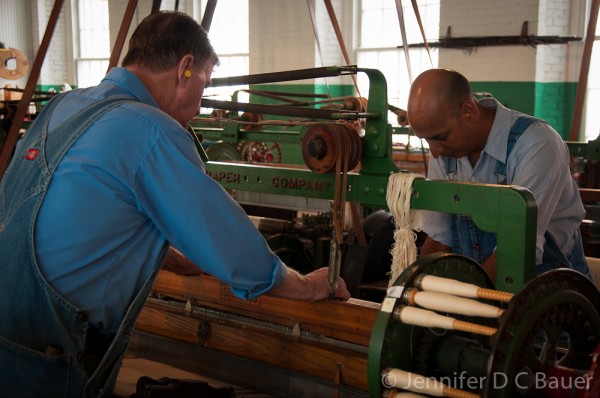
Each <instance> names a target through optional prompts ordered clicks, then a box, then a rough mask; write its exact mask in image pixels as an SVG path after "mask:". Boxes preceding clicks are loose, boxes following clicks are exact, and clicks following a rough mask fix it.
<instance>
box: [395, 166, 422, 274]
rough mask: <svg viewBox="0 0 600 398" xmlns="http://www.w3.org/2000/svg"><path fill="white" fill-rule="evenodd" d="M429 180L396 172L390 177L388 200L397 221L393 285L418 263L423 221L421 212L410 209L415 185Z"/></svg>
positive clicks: (420, 176) (416, 175)
mask: <svg viewBox="0 0 600 398" xmlns="http://www.w3.org/2000/svg"><path fill="white" fill-rule="evenodd" d="M418 178H425V177H423V176H422V175H418V174H410V173H402V172H400V173H393V174H391V175H390V178H389V181H388V186H387V192H386V200H387V205H388V208H389V209H390V212H391V213H392V216H393V218H394V224H395V226H396V228H395V230H394V244H393V245H392V249H391V251H390V252H391V254H392V266H391V270H390V280H389V286H391V285H392V284H393V283H394V281H395V280H396V279H397V278H398V276H400V274H401V273H402V271H404V270H405V269H406V268H407V267H408V266H409V265H410V264H412V263H413V262H415V261H416V260H417V244H416V239H417V234H416V233H415V231H417V232H418V231H421V228H422V226H423V218H422V214H421V211H420V210H414V209H411V208H410V199H411V197H412V192H413V189H412V184H413V181H414V180H415V179H418Z"/></svg>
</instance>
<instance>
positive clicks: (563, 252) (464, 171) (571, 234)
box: [407, 69, 590, 279]
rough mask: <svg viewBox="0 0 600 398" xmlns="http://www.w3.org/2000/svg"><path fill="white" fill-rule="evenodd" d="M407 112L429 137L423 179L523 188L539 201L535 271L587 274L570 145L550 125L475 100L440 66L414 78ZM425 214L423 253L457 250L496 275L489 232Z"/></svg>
mask: <svg viewBox="0 0 600 398" xmlns="http://www.w3.org/2000/svg"><path fill="white" fill-rule="evenodd" d="M407 111H408V119H409V123H410V125H411V127H412V128H413V130H414V132H415V135H416V136H417V137H420V138H423V139H425V140H427V142H428V144H429V149H430V159H429V169H428V175H427V177H428V178H429V179H431V180H448V181H462V182H473V183H479V184H509V185H519V186H522V187H524V188H527V189H529V190H530V191H531V192H532V193H533V195H534V196H535V199H536V201H537V205H538V218H537V242H536V271H537V273H538V274H539V273H542V272H544V271H547V270H550V269H554V268H559V267H568V268H572V269H575V270H577V271H579V272H581V273H583V274H584V275H586V276H588V277H590V270H589V267H588V265H587V263H586V260H585V256H584V252H583V245H582V241H581V233H580V230H579V227H580V225H581V221H582V219H583V216H584V214H585V210H584V208H583V204H582V203H581V198H580V196H579V191H578V188H577V185H576V183H575V181H574V180H573V178H572V177H571V173H570V169H569V160H570V158H569V150H568V148H567V145H566V143H565V142H564V141H563V139H562V138H561V137H560V135H559V134H558V133H557V132H556V131H555V130H554V129H553V128H552V127H550V126H549V125H548V124H547V123H546V122H544V121H543V120H540V119H537V118H534V117H532V116H528V115H525V114H523V113H520V112H517V111H514V110H510V109H508V108H506V107H504V106H503V105H501V104H500V103H499V102H498V101H496V100H495V99H493V98H484V99H482V100H479V101H478V100H476V99H475V98H474V97H473V93H472V92H471V87H470V85H469V82H468V81H467V79H466V78H465V77H464V76H463V75H461V74H460V73H458V72H456V71H452V70H447V69H431V70H428V71H425V72H423V73H422V74H421V75H419V76H418V77H417V79H416V80H415V81H414V83H413V85H412V87H411V90H410V95H409V100H408V109H407ZM425 213H426V214H425V218H424V226H425V227H424V231H425V232H426V233H427V235H428V237H427V238H426V240H425V242H424V245H423V248H422V254H423V255H424V254H429V253H434V252H454V253H458V254H463V255H466V256H468V257H471V258H473V259H474V260H476V261H478V262H479V263H480V264H483V266H484V268H485V269H486V270H487V271H488V273H489V274H490V275H491V276H492V278H493V279H495V274H496V256H495V248H496V236H495V234H493V233H489V232H484V231H482V230H480V229H479V228H477V227H476V226H475V224H474V223H473V220H472V219H471V218H470V217H467V216H462V215H451V214H447V213H439V212H425Z"/></svg>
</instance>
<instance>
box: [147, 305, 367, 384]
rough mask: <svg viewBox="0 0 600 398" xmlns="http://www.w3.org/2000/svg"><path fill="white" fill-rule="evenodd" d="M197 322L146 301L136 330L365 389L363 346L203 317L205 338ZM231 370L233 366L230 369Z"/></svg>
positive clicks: (365, 365) (365, 375)
mask: <svg viewBox="0 0 600 398" xmlns="http://www.w3.org/2000/svg"><path fill="white" fill-rule="evenodd" d="M202 322H203V321H202V320H200V319H196V318H194V317H191V316H185V315H180V314H174V313H171V312H169V311H168V310H165V309H164V308H155V307H154V306H153V305H152V304H146V306H145V307H144V309H143V310H142V312H141V314H140V316H139V318H138V320H137V323H136V329H137V330H138V331H143V332H146V333H152V334H155V335H159V336H163V337H167V338H169V339H175V340H179V341H183V342H186V343H189V344H194V345H201V346H202V347H204V348H207V349H211V350H215V351H218V352H222V353H226V354H229V355H233V356H236V357H240V358H247V359H251V360H254V361H257V362H262V363H268V364H271V365H275V366H279V367H282V368H284V369H289V370H293V371H296V372H300V373H302V374H306V375H310V376H314V377H318V378H321V379H325V380H327V381H330V382H332V383H335V382H336V379H340V377H339V371H338V369H341V381H342V384H345V385H348V386H351V387H353V388H357V389H360V390H365V391H366V390H367V388H368V381H367V375H368V371H367V370H368V369H367V355H368V354H367V350H366V348H365V350H364V351H357V350H352V349H347V348H344V347H336V346H335V345H330V344H327V343H320V342H318V341H315V340H314V339H306V338H302V337H296V336H290V335H289V334H286V333H283V332H279V331H277V330H266V329H264V328H262V329H261V328H259V327H253V326H252V325H244V326H243V327H241V326H239V325H236V324H235V322H231V323H228V322H226V321H208V324H209V325H210V326H209V330H210V332H209V333H208V335H207V337H206V339H203V340H201V339H200V338H199V337H198V330H199V327H200V325H201V323H202ZM232 371H235V370H234V369H233V370H232Z"/></svg>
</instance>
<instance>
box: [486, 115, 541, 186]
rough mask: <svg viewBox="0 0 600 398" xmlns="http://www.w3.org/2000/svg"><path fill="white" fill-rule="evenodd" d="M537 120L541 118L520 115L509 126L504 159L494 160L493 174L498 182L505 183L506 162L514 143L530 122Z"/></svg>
mask: <svg viewBox="0 0 600 398" xmlns="http://www.w3.org/2000/svg"><path fill="white" fill-rule="evenodd" d="M539 120H541V119H537V118H535V117H532V116H521V117H519V118H518V119H517V120H516V121H515V122H514V123H513V125H512V127H511V128H510V133H509V134H508V142H507V143H506V159H505V160H504V162H501V161H499V160H498V161H496V168H495V169H494V174H495V175H496V177H497V178H498V182H499V183H504V184H506V163H507V162H508V157H509V156H510V154H511V152H512V150H513V148H514V147H515V143H516V142H517V140H518V139H519V138H520V137H521V135H522V134H523V133H524V132H525V130H527V128H528V127H529V126H530V125H531V123H533V122H535V121H539Z"/></svg>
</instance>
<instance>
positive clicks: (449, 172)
mask: <svg viewBox="0 0 600 398" xmlns="http://www.w3.org/2000/svg"><path fill="white" fill-rule="evenodd" d="M442 160H443V162H444V166H445V168H446V176H447V177H448V179H449V180H450V181H452V180H454V175H455V174H456V169H457V168H458V159H456V158H453V157H451V156H442Z"/></svg>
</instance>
